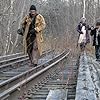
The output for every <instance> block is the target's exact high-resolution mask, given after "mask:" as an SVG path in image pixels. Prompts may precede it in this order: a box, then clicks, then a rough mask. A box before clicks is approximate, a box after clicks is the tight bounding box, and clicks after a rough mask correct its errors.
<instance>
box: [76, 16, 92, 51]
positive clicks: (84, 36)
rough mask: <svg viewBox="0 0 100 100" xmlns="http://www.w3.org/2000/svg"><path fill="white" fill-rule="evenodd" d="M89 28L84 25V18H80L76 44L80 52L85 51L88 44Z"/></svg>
mask: <svg viewBox="0 0 100 100" xmlns="http://www.w3.org/2000/svg"><path fill="white" fill-rule="evenodd" d="M88 30H89V26H88V25H87V24H86V18H84V17H82V18H81V21H80V23H79V25H78V27H77V31H78V32H79V38H78V44H79V45H80V49H81V52H82V51H84V50H85V47H86V45H87V44H88V43H90V37H89V34H88Z"/></svg>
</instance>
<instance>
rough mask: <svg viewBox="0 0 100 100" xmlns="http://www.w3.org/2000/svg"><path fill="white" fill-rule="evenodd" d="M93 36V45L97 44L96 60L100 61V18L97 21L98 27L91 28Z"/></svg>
mask: <svg viewBox="0 0 100 100" xmlns="http://www.w3.org/2000/svg"><path fill="white" fill-rule="evenodd" d="M90 34H91V35H92V36H93V46H95V55H96V60H97V61H100V20H98V21H97V22H96V27H95V28H92V29H91V33H90Z"/></svg>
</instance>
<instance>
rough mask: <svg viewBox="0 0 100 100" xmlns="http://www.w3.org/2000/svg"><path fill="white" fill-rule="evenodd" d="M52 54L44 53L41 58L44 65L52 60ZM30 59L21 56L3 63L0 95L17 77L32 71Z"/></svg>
mask: <svg viewBox="0 0 100 100" xmlns="http://www.w3.org/2000/svg"><path fill="white" fill-rule="evenodd" d="M52 52H54V51H48V52H45V53H43V55H42V56H41V58H40V60H42V61H40V60H39V61H40V63H39V64H41V63H43V62H45V61H47V60H49V59H52V55H53V54H52ZM28 61H29V58H28V56H27V55H23V56H22V55H21V56H19V57H15V58H10V59H7V60H4V61H1V63H0V64H1V66H0V93H1V92H2V91H3V90H4V88H1V87H5V86H6V85H7V84H8V83H9V84H10V82H12V81H13V80H14V79H16V77H19V76H20V75H21V74H22V73H23V72H25V71H27V70H29V69H31V67H29V64H28Z"/></svg>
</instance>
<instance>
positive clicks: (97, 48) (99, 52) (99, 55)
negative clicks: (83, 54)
mask: <svg viewBox="0 0 100 100" xmlns="http://www.w3.org/2000/svg"><path fill="white" fill-rule="evenodd" d="M95 55H96V59H99V60H100V45H96V46H95Z"/></svg>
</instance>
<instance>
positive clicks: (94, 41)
mask: <svg viewBox="0 0 100 100" xmlns="http://www.w3.org/2000/svg"><path fill="white" fill-rule="evenodd" d="M96 33H97V28H94V29H93V30H91V33H90V34H91V36H94V37H93V46H96ZM97 39H98V45H99V46H100V34H99V35H98V37H97Z"/></svg>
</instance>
